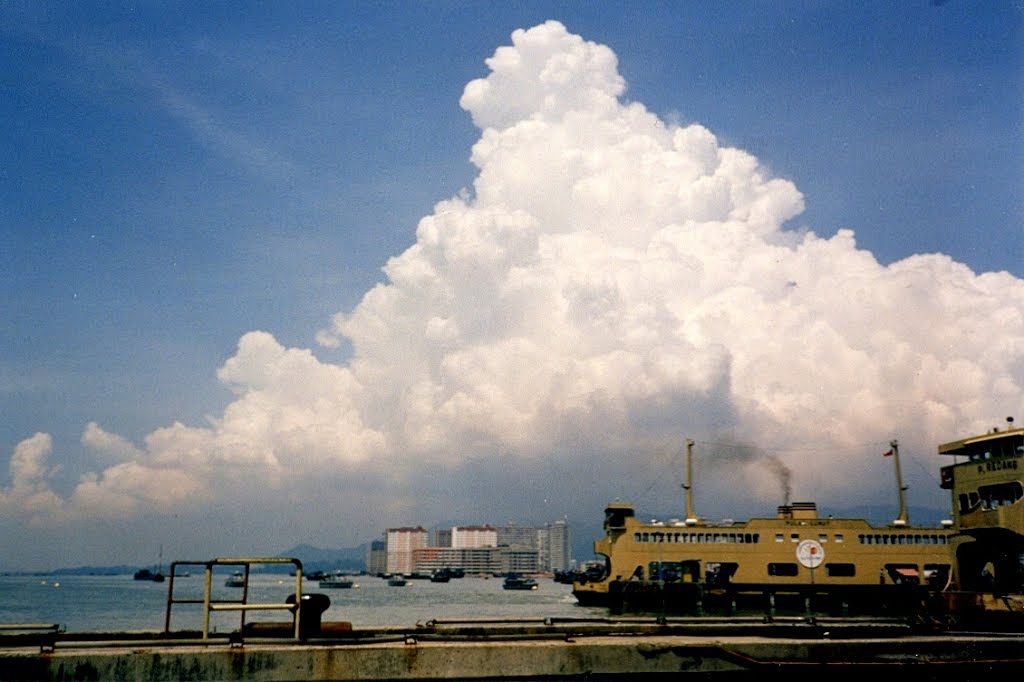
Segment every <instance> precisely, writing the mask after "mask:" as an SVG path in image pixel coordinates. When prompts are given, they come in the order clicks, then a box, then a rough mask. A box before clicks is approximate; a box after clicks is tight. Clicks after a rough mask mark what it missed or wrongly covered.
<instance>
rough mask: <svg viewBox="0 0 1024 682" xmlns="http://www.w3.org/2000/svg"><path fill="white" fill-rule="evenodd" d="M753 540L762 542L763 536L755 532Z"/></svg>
mask: <svg viewBox="0 0 1024 682" xmlns="http://www.w3.org/2000/svg"><path fill="white" fill-rule="evenodd" d="M753 540H754V542H755V543H758V542H761V536H760V535H759V534H757V533H754V537H753Z"/></svg>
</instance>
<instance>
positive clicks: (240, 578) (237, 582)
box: [224, 571, 245, 587]
mask: <svg viewBox="0 0 1024 682" xmlns="http://www.w3.org/2000/svg"><path fill="white" fill-rule="evenodd" d="M224 586H225V587H245V574H244V573H242V572H241V571H235V572H234V573H232V574H231V575H229V576H228V578H227V580H225V581H224Z"/></svg>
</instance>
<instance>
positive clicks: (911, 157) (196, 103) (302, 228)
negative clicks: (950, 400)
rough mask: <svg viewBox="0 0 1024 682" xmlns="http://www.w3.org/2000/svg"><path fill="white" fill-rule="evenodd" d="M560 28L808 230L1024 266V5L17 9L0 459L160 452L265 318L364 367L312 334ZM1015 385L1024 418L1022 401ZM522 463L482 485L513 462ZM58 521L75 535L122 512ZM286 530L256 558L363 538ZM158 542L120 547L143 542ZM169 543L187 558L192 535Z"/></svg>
mask: <svg viewBox="0 0 1024 682" xmlns="http://www.w3.org/2000/svg"><path fill="white" fill-rule="evenodd" d="M547 20H556V21H558V22H560V23H561V24H563V25H564V26H565V28H566V30H567V31H568V32H569V33H570V34H575V35H579V36H581V37H582V38H583V39H584V40H585V41H593V42H594V43H597V44H600V45H604V46H607V47H608V48H609V49H610V50H611V51H612V52H614V54H615V55H616V57H617V59H618V65H617V69H618V73H619V74H620V75H621V77H622V79H623V81H624V83H625V90H624V92H623V93H622V94H621V95H620V96H619V100H620V101H621V102H623V103H627V102H636V103H640V104H642V105H643V106H644V107H646V109H647V110H648V111H649V112H650V113H651V114H653V115H655V116H657V117H658V118H659V119H661V120H662V121H664V122H665V124H666V125H680V126H687V125H690V124H699V125H701V126H703V127H704V128H706V129H707V130H709V131H710V132H711V133H713V134H714V136H715V137H716V138H717V143H718V144H719V145H720V146H721V147H734V148H738V149H742V150H745V151H746V152H747V153H749V154H750V155H752V156H754V157H756V158H757V160H758V161H759V162H760V164H761V167H762V168H763V169H764V170H765V172H766V173H770V174H771V175H772V176H773V177H776V178H781V179H784V180H787V181H789V182H791V183H792V185H793V186H795V187H796V188H797V189H798V190H799V192H800V193H801V194H802V195H803V207H804V210H803V212H802V213H800V214H799V215H797V216H796V217H795V218H792V220H790V221H788V223H787V225H788V227H789V228H792V229H793V230H795V231H800V230H803V231H811V232H813V233H815V234H816V235H818V236H819V237H821V238H822V239H829V238H832V237H833V236H835V235H836V234H837V233H838V232H839V231H840V230H841V229H844V228H848V229H850V230H853V232H854V233H855V235H856V245H857V248H859V249H861V250H864V251H866V252H868V253H870V254H872V255H873V257H874V258H875V259H876V260H877V263H878V265H879V266H881V267H883V268H884V267H888V266H889V265H891V264H893V263H896V262H898V261H901V260H903V259H907V258H908V257H911V256H914V255H915V254H935V253H941V254H946V255H948V256H949V257H950V258H951V259H952V260H953V261H955V262H958V263H962V264H963V265H965V266H966V267H967V268H968V269H969V270H970V271H973V273H975V274H977V275H981V274H982V273H986V272H999V271H1006V272H1008V273H1009V275H1010V276H1011V279H1012V280H1017V279H1018V278H1021V277H1024V230H1022V228H1024V220H1022V218H1024V182H1022V180H1024V173H1022V171H1024V132H1022V123H1024V99H1022V93H1024V10H1022V7H1021V5H1020V3H1018V2H966V1H960V0H948V1H947V2H929V1H928V0H907V1H903V2H897V3H892V2H813V1H808V2H759V1H749V2H746V1H736V2H639V3H618V2H539V1H530V2H443V1H442V2H280V3H275V2H247V3H236V2H218V3H199V2H147V1H143V2H79V3H57V2H52V3H48V2H29V1H25V2H19V1H17V0H7V1H6V2H3V3H0V140H2V142H0V150H2V161H3V163H2V166H0V285H2V287H3V292H4V295H3V300H2V304H0V414H2V419H0V450H2V452H3V460H6V458H7V457H10V456H11V455H12V454H13V453H14V452H15V450H16V448H17V447H18V445H19V443H22V442H23V441H24V440H25V439H29V438H30V437H32V436H33V435H34V434H37V433H45V434H49V435H50V436H51V437H52V448H50V450H49V455H48V459H47V461H46V466H47V467H48V470H47V471H48V473H47V481H48V482H47V487H48V489H50V490H52V491H53V492H54V494H55V495H56V498H55V499H63V500H67V498H68V496H69V495H71V491H72V490H73V489H74V488H75V486H76V485H77V483H78V482H79V481H80V480H81V477H82V476H83V475H95V474H98V473H99V472H102V471H104V470H105V469H106V468H107V467H108V466H109V465H111V463H112V462H113V460H108V461H104V460H103V457H102V456H98V455H96V454H95V453H94V452H91V451H90V450H89V449H88V448H87V447H86V446H85V445H84V444H83V432H84V431H85V430H86V428H87V425H88V424H90V423H96V424H98V425H99V426H100V427H102V429H103V431H104V433H107V434H118V436H119V437H121V438H123V439H124V441H126V442H131V443H134V444H135V446H136V447H137V448H139V450H140V452H143V451H144V452H143V454H142V455H139V456H140V457H142V458H143V459H145V458H150V459H152V458H155V457H158V455H157V448H156V447H155V446H151V445H146V444H145V442H146V439H147V438H148V437H150V436H151V435H152V434H154V432H156V431H157V430H160V429H164V428H165V427H170V426H171V425H173V424H175V423H178V422H180V424H182V425H184V426H186V427H204V426H206V425H207V424H208V423H209V419H210V416H211V415H212V417H213V419H214V420H216V419H219V418H220V417H221V414H222V413H223V412H224V411H225V409H226V407H227V406H229V405H230V404H232V403H233V401H235V400H236V399H237V398H238V397H239V395H241V394H243V393H245V392H246V390H247V389H244V388H243V389H241V390H239V389H238V386H237V384H236V385H232V384H231V383H230V382H225V381H223V380H219V379H218V370H219V369H220V368H221V367H222V366H223V365H224V364H225V362H227V361H228V360H229V359H230V358H232V357H233V356H234V355H235V354H236V353H237V352H238V344H239V339H240V338H242V337H243V335H245V334H247V333H248V332H251V331H255V330H260V331H265V332H268V333H269V334H271V335H273V337H274V339H276V340H277V342H278V343H279V344H280V345H281V346H283V347H285V348H295V349H308V351H309V353H311V354H312V355H314V356H315V357H316V358H317V359H318V360H319V362H321V363H324V364H327V365H337V366H339V367H347V366H348V364H349V362H350V359H351V357H352V353H353V347H352V344H351V343H349V342H347V341H346V340H345V339H342V340H341V342H340V343H337V344H328V345H318V344H317V343H316V341H315V337H316V335H317V332H318V331H320V330H323V329H324V328H327V327H330V326H331V324H332V322H331V320H332V316H334V315H335V314H336V313H339V312H340V313H345V314H348V313H350V312H351V311H353V309H354V308H355V307H356V306H357V305H358V304H359V303H360V301H361V299H362V298H363V296H364V295H365V294H366V293H367V292H368V291H370V290H371V289H372V288H373V287H374V286H375V285H376V284H379V283H382V282H385V280H386V276H385V274H384V273H382V267H384V266H385V264H386V263H387V262H388V260H389V259H390V258H393V257H396V256H398V255H400V254H402V253H403V252H404V251H405V250H406V249H408V248H409V247H410V246H412V245H413V244H415V243H416V241H417V234H416V229H417V224H418V222H419V221H420V219H421V218H423V217H424V216H428V215H430V214H432V212H433V211H434V207H435V204H437V203H438V202H440V201H444V200H447V199H450V198H452V197H456V196H458V195H459V193H460V192H463V195H465V192H464V190H465V189H466V188H472V186H473V184H474V181H475V179H476V178H477V175H478V173H479V169H478V168H477V167H476V166H475V165H474V164H473V163H471V162H470V155H471V150H472V149H473V145H474V144H475V143H476V142H477V141H478V140H479V139H480V137H481V130H480V129H479V128H478V127H477V126H476V125H474V120H473V117H472V116H471V114H470V113H469V112H467V111H466V110H465V109H464V108H463V107H460V98H461V97H462V96H463V91H464V89H465V88H466V85H467V83H469V82H470V81H473V80H474V79H478V78H484V77H486V76H487V74H488V72H489V69H488V66H487V65H486V64H485V60H486V59H488V58H490V57H491V56H492V55H493V54H494V52H495V50H496V49H498V48H499V47H500V46H503V45H509V44H511V43H510V36H511V34H512V32H513V31H515V30H517V29H529V28H531V27H533V26H537V25H539V24H542V23H544V22H545V21H547ZM470 194H472V192H470ZM1010 301H1011V302H1010V303H1009V304H1008V305H1009V307H1010V308H1011V309H1012V308H1013V307H1014V306H1015V305H1018V304H1019V303H1020V300H1019V299H1011V300H1010ZM1014 301H1016V302H1014ZM1003 307H1004V308H1005V307H1006V306H1003ZM1017 312H1018V313H1020V312H1021V311H1020V310H1018V311H1017ZM918 332H919V334H921V335H928V334H929V333H930V332H931V329H930V328H929V324H928V321H923V323H922V326H920V327H919V329H918ZM1015 362H1016V364H1014V365H1012V366H1011V368H1010V370H1009V375H1010V376H1011V377H1016V378H1018V379H1019V378H1020V375H1021V373H1022V369H1021V366H1020V364H1019V361H1015ZM364 380H365V381H369V379H365V378H364ZM233 391H234V392H233ZM1009 396H1010V400H1009V401H1005V400H1004V403H1005V402H1009V404H1007V405H1006V410H1009V411H1010V412H1007V413H1008V414H1009V413H1012V410H1014V409H1016V410H1017V411H1020V412H1022V414H1021V415H1020V418H1024V411H1021V410H1020V409H1019V408H1021V407H1024V402H1022V399H1021V395H1020V393H1019V392H1017V391H1016V389H1013V390H1010V391H1009ZM983 416H984V417H985V418H995V417H996V416H998V417H1000V418H1001V417H1002V416H1004V415H1002V414H998V415H989V414H986V415H983ZM944 435H948V437H949V439H953V438H955V437H958V436H960V435H961V434H958V433H948V434H944ZM683 436H684V434H683V433H681V432H680V433H679V439H680V442H681V441H682V438H683ZM119 442H120V441H119ZM926 445H927V447H928V448H932V447H933V446H934V443H926ZM931 451H933V450H926V452H931ZM117 461H122V460H117ZM927 461H928V467H929V468H934V467H932V465H931V460H927ZM436 466H437V467H439V468H441V469H443V470H444V471H447V472H450V476H451V477H452V478H453V479H456V478H458V476H459V475H460V473H459V472H460V471H462V469H459V468H458V467H457V466H454V465H452V463H451V462H449V461H440V460H439V461H438V463H437V465H436ZM504 466H505V465H501V464H495V463H486V462H484V463H479V466H478V468H477V469H474V470H473V471H474V473H473V475H474V476H482V475H485V474H487V475H493V476H494V478H495V480H505V479H504V477H505V476H506V475H507V474H508V472H507V471H505V470H504V469H503V467H504ZM513 469H514V467H513ZM0 471H3V468H2V467H0ZM90 472H91V473H90ZM445 475H446V476H447V475H448V474H445ZM467 475H469V474H468V473H467ZM13 476H14V472H13V470H12V472H11V477H12V478H13ZM229 478H230V477H229ZM371 478H372V477H371ZM2 480H3V476H2V475H0V488H2V487H3V486H4V484H3V483H2ZM226 480H229V479H226ZM374 480H375V479H374ZM929 484H930V483H929ZM6 485H7V486H8V488H13V487H14V484H13V483H11V482H10V481H8V483H7V484H6ZM353 485H355V484H353ZM367 485H370V486H371V487H372V486H376V485H379V483H377V482H374V483H372V484H367ZM418 485H423V484H422V482H421V483H418V484H410V485H409V486H407V487H406V488H404V490H407V491H415V490H416V489H418V487H417V486H418ZM446 486H449V487H447V488H446V494H448V495H450V496H451V497H457V496H458V495H460V491H459V489H458V488H457V487H456V486H454V485H451V484H450V483H448V484H446ZM578 486H579V487H581V488H582V487H585V485H584V484H578ZM486 490H490V488H486ZM478 492H479V491H478ZM627 492H628V491H627ZM315 494H323V491H321V492H320V493H315ZM315 494H314V493H310V495H311V496H314V495H315ZM410 494H411V493H410ZM367 499H369V498H367ZM938 499H939V502H940V505H941V503H942V498H938ZM364 501H365V500H364ZM927 501H931V498H929V500H927ZM182 504H186V503H182ZM262 504H263V503H259V502H256V503H254V504H253V508H252V509H249V510H246V508H245V507H238V508H235V507H232V508H230V509H227V508H226V507H228V506H230V505H228V503H225V504H224V507H225V508H220V507H218V506H217V503H210V512H209V515H210V518H211V519H216V518H221V519H223V518H233V519H237V518H238V517H241V516H246V515H248V514H250V513H252V514H253V516H255V515H256V514H257V511H259V510H260V509H261V508H262ZM509 508H512V505H511V504H510V505H509ZM577 509H578V508H577V507H575V506H574V507H573V510H572V511H573V512H574V513H576V512H577ZM473 511H474V510H473V509H469V510H463V512H462V513H463V515H467V514H469V513H472V512H473ZM125 513H126V514H128V512H125ZM267 513H268V514H272V513H274V509H272V508H268V509H267ZM423 513H425V512H423ZM501 513H503V514H505V515H506V516H508V515H510V514H511V513H512V512H510V511H508V509H505V508H502V512H501ZM564 513H566V510H563V509H553V510H552V512H551V514H549V516H551V517H552V518H560V517H561V516H562V515H563V514H564ZM587 513H589V515H592V516H595V517H596V516H597V515H599V513H600V512H599V509H598V508H596V507H595V508H592V509H586V510H585V511H584V510H579V514H580V515H586V514H587ZM218 514H220V515H221V516H219V517H218V516H217V515H218ZM523 515H524V516H526V515H527V510H524V511H523ZM439 518H443V517H439ZM393 520H397V519H396V517H391V516H386V515H384V516H381V518H380V519H379V520H375V523H376V524H377V525H376V526H374V525H371V526H370V527H383V524H386V523H389V522H392V521H393ZM434 520H436V519H432V518H409V519H408V522H410V523H424V524H429V523H431V522H433V521H434ZM478 520H479V521H486V522H501V521H503V520H505V518H480V519H478ZM540 520H545V519H540ZM547 520H550V519H547ZM37 521H38V520H37ZM38 523H42V524H43V526H45V527H46V528H47V529H48V530H47V531H46V533H52V535H49V536H46V537H53V538H57V539H59V538H60V537H61V535H60V533H61V532H67V533H71V532H72V530H74V532H75V533H76V537H77V536H79V535H82V534H83V533H85V534H88V532H89V531H88V530H85V531H83V528H92V529H95V530H96V532H97V533H100V532H106V533H108V534H109V533H111V532H112V531H111V530H110V528H111V527H114V526H116V525H117V524H116V518H115V519H114V520H113V521H111V520H110V519H107V520H105V521H103V522H102V523H100V522H96V523H94V524H92V525H89V524H87V523H86V522H84V521H82V520H81V519H78V520H76V521H52V520H51V521H46V520H43V521H38ZM211 523H221V524H222V523H223V521H222V520H221V521H211ZM76 524H77V525H76ZM110 524H113V525H110ZM23 525H24V524H23V523H22V522H20V521H19V522H18V523H14V522H12V524H11V527H10V528H7V529H6V530H5V531H4V532H3V539H4V540H5V541H6V542H8V543H10V542H14V541H16V539H17V537H18V535H17V532H18V531H17V529H16V526H17V527H21V526H23ZM271 525H272V524H271ZM104 529H105V530H104ZM278 531H279V533H278V534H277V535H274V534H273V532H272V531H268V537H270V538H271V540H268V543H267V544H268V545H270V546H267V547H257V548H254V549H256V550H262V551H271V550H275V551H276V549H283V548H284V547H285V546H287V545H288V543H289V540H288V538H295V539H296V540H301V541H310V542H313V543H314V544H322V545H330V544H342V543H345V542H350V541H366V540H369V539H370V537H371V536H368V535H366V533H365V531H362V532H361V533H353V534H352V536H351V537H350V536H346V535H344V534H338V535H337V536H336V537H326V538H325V537H323V536H322V534H314V533H318V532H319V531H318V530H317V529H315V528H314V529H311V530H310V531H309V533H305V532H304V531H303V530H302V528H301V527H299V526H296V527H289V528H285V529H278ZM169 532H171V531H169ZM297 536H298V537H297ZM82 542H83V544H84V541H82ZM148 542H149V544H148V545H145V546H144V547H141V548H139V547H133V546H131V543H128V545H129V546H128V547H126V548H125V553H126V554H127V555H128V556H125V557H123V558H125V559H129V560H132V559H137V558H138V557H139V556H148V555H146V554H145V552H146V551H149V550H150V549H151V548H150V545H152V544H153V539H152V538H149V539H148ZM167 542H168V544H171V545H173V541H172V540H168V541H167ZM100 544H101V545H102V543H100ZM200 546H202V547H204V549H208V551H210V552H211V553H216V552H217V551H219V549H220V547H221V546H222V545H219V544H217V542H216V540H209V542H208V543H207V544H205V545H200ZM176 547H177V548H178V549H180V550H181V553H185V554H187V553H188V552H187V551H185V550H186V549H187V548H188V540H187V539H181V540H179V542H178V545H177V546H176ZM226 549H235V548H234V547H227V548H226ZM79 556H81V554H79V555H78V556H76V557H68V558H67V560H64V559H63V558H61V557H59V556H56V555H55V554H54V553H53V551H49V552H39V553H38V555H31V556H26V558H24V559H23V560H22V563H23V564H24V565H49V564H56V563H74V562H75V561H76V560H77V559H78V558H79ZM82 558H83V559H84V558H85V557H82ZM89 560H90V561H97V562H100V563H102V562H103V561H102V560H103V557H101V556H91V557H89ZM3 562H7V563H12V562H8V561H7V559H6V558H5V559H3V560H0V563H3ZM14 563H16V562H14Z"/></svg>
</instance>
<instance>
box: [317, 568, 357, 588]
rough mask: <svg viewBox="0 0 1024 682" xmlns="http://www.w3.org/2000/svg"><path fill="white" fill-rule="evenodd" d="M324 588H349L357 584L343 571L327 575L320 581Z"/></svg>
mask: <svg viewBox="0 0 1024 682" xmlns="http://www.w3.org/2000/svg"><path fill="white" fill-rule="evenodd" d="M318 584H319V585H320V587H322V588H324V589H334V590H347V589H350V588H352V586H353V585H355V581H354V580H352V579H351V578H349V577H348V576H346V575H344V574H343V573H341V572H338V573H332V574H331V575H325V576H324V577H322V578H321V579H320V581H319V583H318Z"/></svg>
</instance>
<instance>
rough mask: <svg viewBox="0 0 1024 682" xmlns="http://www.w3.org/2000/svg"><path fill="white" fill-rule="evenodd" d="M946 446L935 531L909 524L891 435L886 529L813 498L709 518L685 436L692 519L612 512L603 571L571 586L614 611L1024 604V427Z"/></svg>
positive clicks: (584, 599)
mask: <svg viewBox="0 0 1024 682" xmlns="http://www.w3.org/2000/svg"><path fill="white" fill-rule="evenodd" d="M1007 421H1008V422H1009V428H1006V429H1003V430H998V429H993V430H992V431H991V432H989V433H986V434H983V435H980V436H975V437H972V438H966V439H963V440H958V441H954V442H951V443H946V444H944V445H940V446H939V449H938V450H939V453H940V454H943V455H951V456H953V457H954V458H956V459H955V460H954V463H953V464H951V465H948V466H945V467H943V468H942V469H941V481H942V482H941V486H942V488H944V489H948V490H950V491H951V496H952V500H953V504H952V512H953V513H952V518H951V519H950V520H948V521H943V522H942V523H941V524H940V525H938V526H935V527H917V526H913V525H911V524H910V523H909V522H908V518H907V511H906V505H905V501H904V496H903V492H904V486H903V482H902V475H901V473H900V465H899V444H898V443H897V442H896V441H892V443H891V447H892V452H891V453H886V454H891V456H892V457H893V458H894V462H895V469H896V478H897V490H898V494H899V514H898V516H897V518H896V519H894V520H893V521H892V522H891V523H889V524H887V525H885V526H875V525H872V524H870V523H869V522H868V521H866V520H864V519H859V518H833V517H826V518H823V517H821V516H819V515H818V513H817V508H816V505H815V503H813V502H793V503H787V504H784V505H782V506H780V507H778V510H777V513H776V515H775V516H773V517H763V518H752V519H749V520H747V521H742V522H722V523H711V522H707V521H705V520H703V519H701V518H699V517H698V516H697V515H696V514H695V513H694V511H693V503H692V481H691V479H692V466H693V445H694V443H693V441H687V449H686V455H687V457H686V459H687V464H686V466H687V482H686V485H684V489H685V490H686V517H685V519H682V520H679V521H672V522H668V523H661V522H651V523H645V522H642V521H640V520H638V519H637V518H636V512H635V510H634V507H633V506H632V505H630V504H628V503H624V502H612V503H611V504H609V505H608V507H607V508H606V509H605V521H604V530H605V536H604V537H602V538H600V539H599V540H597V541H596V542H595V543H594V552H595V553H596V554H597V555H599V556H601V557H603V558H604V566H603V569H602V571H601V574H600V576H599V577H598V576H595V575H594V574H593V573H591V574H590V575H588V576H586V577H580V578H578V579H577V580H576V581H575V582H574V583H573V594H574V595H575V596H576V599H577V600H578V601H579V603H580V604H581V605H584V606H589V605H600V606H607V607H610V608H611V609H612V610H613V611H617V612H621V611H652V610H653V611H686V610H692V609H697V610H700V609H703V608H705V607H708V606H711V605H722V606H725V607H726V608H729V609H735V608H736V607H737V604H738V603H740V602H742V603H744V604H747V605H749V604H751V603H753V604H759V605H763V606H764V607H765V608H767V609H774V608H775V607H776V602H777V601H778V602H780V604H781V603H783V602H785V603H789V602H793V601H794V600H795V603H796V604H798V605H800V606H802V607H804V608H808V609H809V608H811V606H812V604H813V605H814V607H815V610H818V609H826V610H829V611H833V612H836V611H837V612H841V613H843V614H850V613H869V612H870V613H877V612H879V611H882V612H892V613H895V612H897V611H899V612H905V611H907V610H911V611H913V610H919V609H921V608H922V607H925V608H927V609H928V610H929V611H932V610H934V609H935V607H936V605H937V604H939V605H941V608H943V609H945V610H949V608H953V609H964V608H970V609H982V608H988V609H992V608H998V609H1002V610H1013V611H1015V610H1020V609H1019V605H1020V604H1021V603H1022V602H1021V601H1019V600H1018V599H1017V597H1016V596H1015V595H1020V594H1022V593H1024V502H1022V501H1021V499H1022V497H1024V487H1022V485H1021V481H1020V476H1021V474H1022V473H1024V429H1019V428H1018V429H1015V428H1013V423H1012V422H1013V420H1012V418H1011V419H1008V420H1007Z"/></svg>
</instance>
